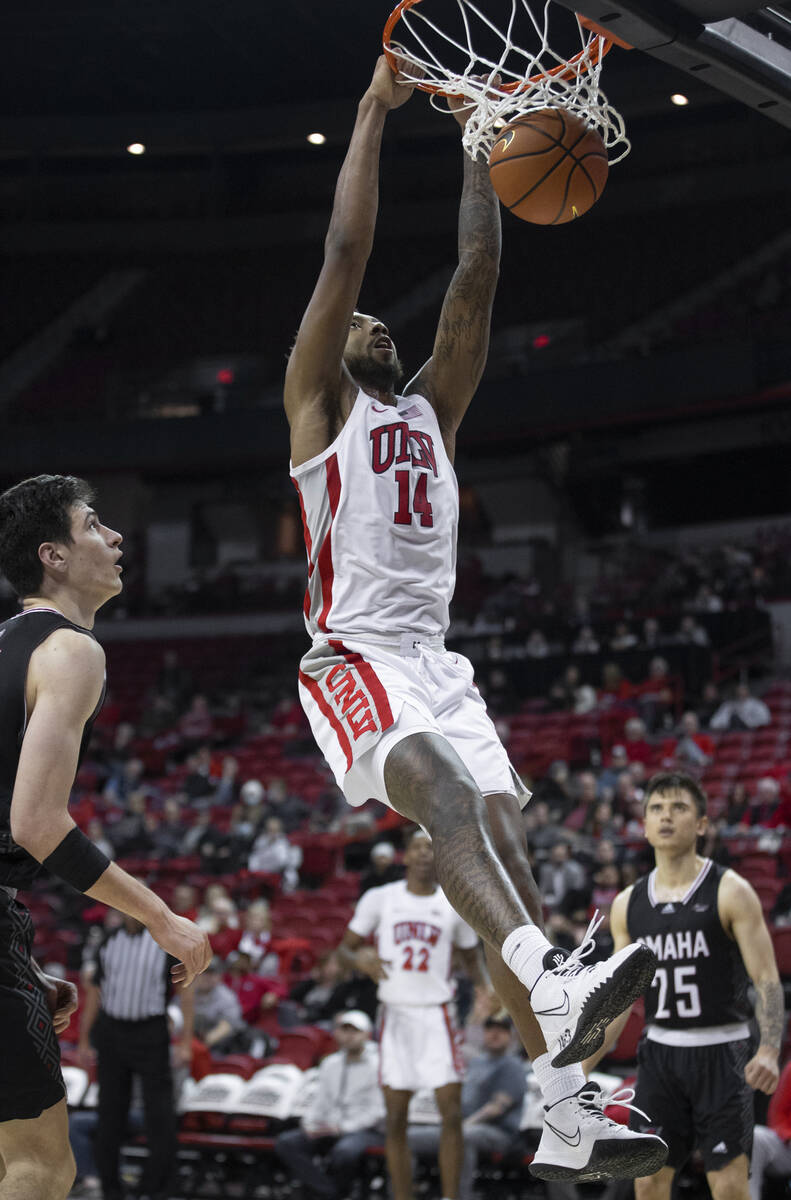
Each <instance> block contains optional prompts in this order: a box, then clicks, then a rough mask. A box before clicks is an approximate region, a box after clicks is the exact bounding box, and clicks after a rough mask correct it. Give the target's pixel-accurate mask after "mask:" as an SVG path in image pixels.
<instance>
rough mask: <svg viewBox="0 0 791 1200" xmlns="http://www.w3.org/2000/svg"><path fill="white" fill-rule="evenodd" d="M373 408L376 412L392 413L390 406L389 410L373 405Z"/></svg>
mask: <svg viewBox="0 0 791 1200" xmlns="http://www.w3.org/2000/svg"><path fill="white" fill-rule="evenodd" d="M371 408H372V409H373V410H374V412H381V413H386V412H389V411H390V410H389V406H388V408H377V406H376V405H375V404H372V405H371Z"/></svg>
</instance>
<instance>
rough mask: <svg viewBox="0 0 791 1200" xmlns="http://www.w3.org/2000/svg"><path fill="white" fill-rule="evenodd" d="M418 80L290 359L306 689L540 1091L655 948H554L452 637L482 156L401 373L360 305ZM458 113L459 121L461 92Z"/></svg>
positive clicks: (582, 1045) (335, 227) (611, 1009)
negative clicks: (469, 952) (503, 1012)
mask: <svg viewBox="0 0 791 1200" xmlns="http://www.w3.org/2000/svg"><path fill="white" fill-rule="evenodd" d="M411 91H412V88H411V87H409V86H406V85H403V84H401V83H399V82H398V81H397V79H396V77H395V76H394V74H393V72H392V71H391V70H390V68H389V66H388V65H387V62H386V61H385V59H380V60H379V62H378V64H377V66H376V70H375V72H374V76H373V79H372V82H371V84H370V86H369V88H368V90H367V91H366V93H365V95H364V96H363V98H362V100H361V102H360V105H359V109H358V116H357V121H356V123H355V127H354V131H353V133H352V137H351V141H350V144H349V148H348V151H347V154H346V158H345V160H344V164H343V167H342V169H341V172H340V176H339V178H338V183H337V187H336V192H335V202H334V207H333V213H332V219H331V222H330V228H329V232H328V235H327V239H326V242H325V258H324V265H323V267H322V270H321V273H320V275H319V278H318V282H317V283H316V286H315V289H314V292H313V296H312V297H311V300H310V303H309V304H308V307H307V310H306V312H305V315H304V317H303V319H302V323H301V325H300V328H299V332H298V334H297V339H296V342H295V344H294V348H293V350H292V352H291V355H290V358H289V363H288V369H287V372H286V383H285V407H286V413H287V416H288V419H289V423H290V426H291V475H292V478H293V480H294V483H295V484H296V487H297V491H298V493H299V497H300V504H301V507H302V513H303V521H304V529H305V542H306V547H307V552H308V563H309V567H308V574H309V580H308V590H307V593H306V597H305V620H306V624H307V627H308V631H309V633H310V635H311V636H312V638H313V647H312V649H311V650H310V651H309V652H308V653H307V654H306V655H305V657H304V658H303V660H302V663H301V669H300V675H299V680H300V684H299V686H300V696H301V699H302V703H303V705H304V707H305V711H306V712H307V714H308V717H309V719H310V722H311V725H312V728H313V733H314V736H315V738H316V741H317V742H318V744H319V746H320V747H321V749H322V751H323V753H324V755H325V757H326V759H327V761H328V763H329V764H330V766H331V768H332V770H333V772H334V774H335V778H336V779H337V781H338V784H339V786H340V787H341V788H342V789H343V791H344V793H345V795H346V798H347V800H348V801H349V802H350V803H351V804H361V803H363V802H364V801H365V800H367V799H368V798H369V797H376V798H378V799H380V800H382V801H383V802H384V803H386V804H389V805H390V806H391V807H392V808H394V809H395V810H396V811H397V812H399V813H401V814H402V815H403V816H405V817H407V818H409V819H411V820H413V821H414V822H415V823H416V824H419V825H421V826H422V827H423V828H424V829H425V830H426V831H427V832H428V833H429V835H430V836H431V839H432V843H433V847H434V856H435V861H436V871H437V878H438V880H439V884H440V886H441V888H442V890H443V892H444V893H445V895H446V896H447V897H448V900H449V901H450V903H451V904H452V905H453V907H454V908H455V909H456V911H457V912H458V913H459V915H460V916H461V917H462V918H463V919H464V920H465V921H466V922H467V924H468V925H470V926H471V927H472V928H473V929H474V930H475V932H476V933H477V934H479V935H480V937H482V938H483V940H484V943H485V944H486V947H487V961H488V963H489V970H490V973H491V976H492V982H493V984H494V986H495V988H496V990H497V992H498V995H499V996H500V997H501V999H502V1001H503V1003H504V1004H505V1005H506V1006H507V1007H508V1009H509V1011H510V1012H511V1013H512V1015H513V1017H514V1019H515V1021H516V1024H517V1027H518V1029H519V1032H520V1035H521V1037H522V1039H523V1041H524V1044H525V1047H526V1049H527V1051H528V1053H529V1054H530V1057H531V1059H532V1060H533V1065H534V1068H535V1071H536V1076H537V1078H538V1080H539V1082H540V1084H541V1086H542V1089H543V1092H544V1097H545V1100H546V1101H547V1103H551V1102H553V1101H554V1100H556V1099H561V1098H567V1097H569V1096H572V1095H574V1094H575V1093H576V1092H578V1091H579V1090H580V1089H584V1087H585V1081H584V1076H583V1074H582V1070H581V1068H580V1067H579V1062H580V1060H581V1059H582V1058H583V1057H584V1056H585V1054H586V1053H588V1052H590V1051H591V1049H592V1048H594V1047H595V1046H597V1045H598V1044H599V1041H600V1039H601V1038H602V1037H603V1036H604V1029H605V1027H606V1025H607V1023H608V1022H609V1021H610V1020H612V1019H614V1017H615V1015H616V1014H617V1013H619V1012H620V1011H622V1009H623V1008H624V1007H626V1006H627V1005H629V1004H630V1003H631V1002H632V1001H633V1000H634V999H635V998H636V996H638V995H639V994H640V993H641V992H642V991H643V990H644V988H645V987H647V986H648V984H649V982H650V979H651V977H652V976H653V972H654V967H655V965H656V960H655V958H654V955H653V954H652V953H651V951H650V950H648V949H647V948H646V947H644V946H640V945H633V946H627V947H624V949H622V950H621V951H620V952H619V953H618V955H616V956H615V957H613V958H612V959H610V960H609V961H607V962H604V963H599V964H596V965H594V966H592V967H589V966H586V965H585V964H584V963H583V962H581V961H580V954H579V953H578V952H577V953H575V954H572V955H571V957H570V958H569V959H568V960H567V961H565V962H563V961H559V959H558V955H557V954H556V953H555V952H554V951H553V948H552V946H551V945H550V943H549V942H548V940H547V939H546V937H545V936H544V933H543V929H542V923H541V921H542V918H541V901H540V897H539V895H538V892H537V889H536V886H535V883H534V881H533V878H532V875H531V873H530V869H529V866H528V864H527V856H526V852H525V847H524V838H523V833H522V820H521V805H523V804H524V803H525V802H526V800H527V799H528V794H527V793H526V791H525V789H524V787H523V786H522V784H521V782H520V781H519V779H518V777H517V776H516V775H515V773H514V771H513V769H512V767H511V765H510V763H509V761H508V758H507V755H506V753H505V750H504V749H503V747H502V745H501V743H500V741H499V739H498V738H497V735H496V732H495V729H494V726H493V724H492V722H491V720H490V719H489V717H488V716H487V714H486V707H485V705H484V703H483V701H482V699H481V697H480V695H479V694H478V692H477V690H476V688H475V687H474V685H473V676H472V668H471V666H470V664H469V662H468V661H467V660H466V659H465V658H463V657H462V656H461V655H458V654H450V653H448V652H447V651H446V650H445V648H444V643H443V635H444V633H445V630H446V628H447V624H448V606H449V603H450V599H451V596H452V593H453V585H454V581H455V560H456V531H457V525H458V490H457V485H456V478H455V475H454V472H453V466H452V462H453V455H454V449H455V439H456V431H457V429H458V427H459V424H460V422H461V420H462V417H463V416H464V413H465V411H466V409H467V407H468V405H469V403H470V401H471V399H472V396H473V393H474V392H475V389H476V387H477V385H478V382H479V380H480V377H481V374H482V372H483V368H484V364H485V361H486V353H487V348H488V341H489V324H490V318H491V309H492V303H493V299H494V293H495V287H496V282H497V275H498V269H499V254H500V217H499V209H498V202H497V199H496V197H495V196H494V193H493V191H492V188H491V184H490V182H489V177H488V172H487V170H486V167H485V165H484V164H482V163H478V162H473V161H472V160H471V159H470V158H469V157H468V156H466V155H465V156H464V185H463V189H462V197H461V206H460V212H459V264H458V267H457V269H456V272H455V274H454V276H453V279H452V280H451V283H450V287H449V289H448V292H447V294H446V296H445V300H444V303H443V306H442V312H441V315H440V319H439V327H438V329H437V333H436V338H435V342H434V353H433V354H432V357H431V358H430V359H429V361H428V362H427V363H426V364H425V366H424V367H423V368H422V369H421V370H420V371H419V372H418V374H417V375H416V376H415V377H414V379H413V380H412V382H411V383H410V384H409V385H408V386H407V387H406V388H405V389H404V392H403V394H400V393H399V392H397V390H396V389H397V387H398V384H399V381H400V379H401V367H400V364H399V361H398V357H397V355H396V350H395V346H394V344H393V341H392V339H391V337H390V335H389V333H388V331H387V329H386V328H385V326H384V325H383V324H382V322H381V321H379V320H377V319H376V318H375V317H372V316H369V315H366V314H364V313H362V312H359V311H357V309H356V305H357V302H358V296H359V291H360V287H361V284H362V280H363V275H364V272H365V267H366V263H367V261H368V256H369V254H370V252H371V247H372V243H373V232H374V225H375V222H376V212H377V207H378V171H379V153H380V146H381V140H382V133H383V129H384V122H385V118H386V116H387V113H388V112H389V110H390V109H393V108H398V107H399V106H400V105H401V104H403V103H404V102H405V101H406V100H408V99H409V96H410V94H411ZM451 105H452V106H453V105H454V102H453V101H451ZM455 115H456V118H457V120H458V122H459V124H460V125H463V124H464V121H465V114H464V113H463V112H462V111H460V110H459V108H458V107H456V108H455ZM528 994H529V997H530V1001H529V1002H528ZM531 1005H532V1011H531ZM534 1014H535V1015H534ZM574 1120H575V1124H574V1127H573V1128H572V1130H571V1131H570V1136H574V1137H576V1133H575V1131H576V1129H577V1127H578V1125H579V1124H584V1125H585V1127H586V1128H590V1129H591V1130H593V1131H595V1133H596V1136H597V1137H598V1136H600V1134H601V1131H602V1130H603V1129H605V1128H610V1127H612V1128H611V1133H610V1136H611V1137H612V1138H617V1139H618V1140H619V1141H620V1142H621V1149H622V1154H621V1157H620V1158H619V1159H618V1162H617V1163H615V1164H614V1166H613V1174H615V1175H621V1174H623V1175H624V1176H630V1175H634V1174H635V1172H636V1171H637V1170H638V1169H639V1167H640V1166H642V1167H645V1163H646V1162H647V1161H651V1162H653V1163H654V1164H655V1166H657V1165H659V1162H661V1161H664V1158H663V1155H664V1153H665V1148H664V1145H663V1143H661V1141H659V1139H651V1138H649V1137H642V1136H637V1135H630V1134H629V1131H628V1130H624V1129H622V1128H621V1127H620V1126H617V1127H616V1126H612V1123H610V1122H607V1121H606V1119H604V1118H603V1117H602V1114H601V1111H600V1110H598V1111H595V1112H594V1111H590V1110H589V1108H586V1102H585V1101H582V1100H579V1101H578V1102H576V1105H575V1118H574ZM615 1130H617V1131H618V1132H614V1131H615ZM646 1156H648V1157H646ZM651 1169H654V1167H652V1168H651Z"/></svg>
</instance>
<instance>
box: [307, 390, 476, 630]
mask: <svg viewBox="0 0 791 1200" xmlns="http://www.w3.org/2000/svg"><path fill="white" fill-rule="evenodd" d="M291 478H292V479H293V480H294V483H295V485H296V488H297V492H298V493H299V501H300V506H301V509H302V524H303V528H304V531H305V545H306V548H307V553H308V587H307V591H306V593H305V604H304V612H305V624H306V625H307V628H308V632H309V633H310V634H311V636H313V637H316V636H319V637H321V636H331V635H334V634H337V635H339V636H342V635H346V636H349V637H351V636H352V635H365V634H378V635H380V636H381V635H382V634H383V633H385V634H388V635H390V634H398V633H423V634H427V635H434V636H436V635H438V634H443V633H444V632H445V630H446V629H447V626H448V607H449V605H450V601H451V597H452V596H453V588H454V586H455V583H456V535H457V529H458V523H459V494H458V487H457V484H456V476H455V474H454V471H453V467H452V466H451V463H450V459H449V458H448V456H447V454H446V452H445V447H444V445H443V442H442V435H441V434H440V430H439V424H438V422H437V417H436V414H435V412H434V410H433V408H432V407H431V405H430V404H429V402H428V400H426V399H425V397H423V396H418V395H412V396H398V397H397V403H396V405H395V406H392V405H387V404H380V403H379V402H378V401H377V400H372V399H371V397H370V396H368V395H367V394H366V393H365V392H364V391H362V389H361V390H360V391H359V392H358V394H357V399H356V400H355V403H354V407H353V408H352V411H351V414H350V416H349V419H348V421H347V422H346V424H345V425H344V427H343V429H342V430H341V432H340V433H339V434H338V436H337V438H336V439H335V441H334V442H333V443H332V445H331V446H329V447H328V448H327V449H326V450H325V451H324V452H323V453H322V454H318V455H316V457H315V458H311V459H309V460H308V461H307V462H305V463H302V464H301V465H300V466H298V467H294V468H292V470H291Z"/></svg>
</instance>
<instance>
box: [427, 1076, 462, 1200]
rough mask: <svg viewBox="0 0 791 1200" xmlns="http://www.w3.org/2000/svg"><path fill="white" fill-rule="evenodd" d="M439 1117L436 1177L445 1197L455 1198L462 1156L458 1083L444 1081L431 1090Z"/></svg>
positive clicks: (452, 1199)
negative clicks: (437, 1168)
mask: <svg viewBox="0 0 791 1200" xmlns="http://www.w3.org/2000/svg"><path fill="white" fill-rule="evenodd" d="M434 1098H435V1099H436V1101H437V1108H438V1109H439V1115H440V1117H441V1119H442V1124H441V1128H440V1135H439V1178H440V1183H441V1185H442V1195H443V1197H444V1198H445V1200H457V1197H458V1195H459V1180H460V1178H461V1166H462V1158H463V1155H464V1136H463V1134H462V1128H461V1084H460V1083H446V1084H445V1086H444V1087H438V1088H435V1089H434Z"/></svg>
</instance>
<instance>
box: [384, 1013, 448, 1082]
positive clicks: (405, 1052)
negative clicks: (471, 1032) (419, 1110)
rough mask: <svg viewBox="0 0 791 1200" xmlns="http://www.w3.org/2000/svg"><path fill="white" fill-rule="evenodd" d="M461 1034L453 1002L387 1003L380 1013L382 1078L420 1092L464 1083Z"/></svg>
mask: <svg viewBox="0 0 791 1200" xmlns="http://www.w3.org/2000/svg"><path fill="white" fill-rule="evenodd" d="M463 1076H464V1063H463V1059H462V1055H461V1034H460V1032H459V1030H458V1029H457V1027H456V1020H455V1016H454V1013H453V1009H452V1006H451V1005H449V1004H383V1005H382V1006H381V1010H380V1017H379V1082H380V1083H381V1085H382V1087H391V1088H396V1089H398V1090H399V1091H406V1092H417V1091H419V1090H420V1089H421V1088H440V1087H444V1086H445V1084H447V1083H460V1082H461V1080H462V1078H463Z"/></svg>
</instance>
